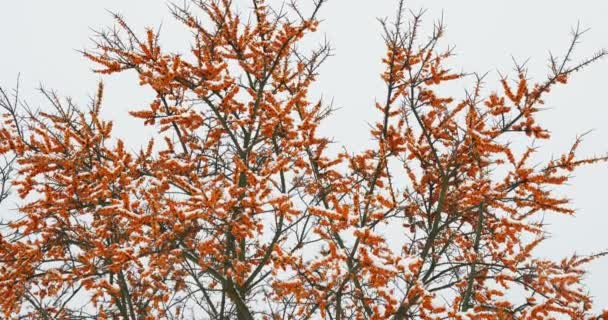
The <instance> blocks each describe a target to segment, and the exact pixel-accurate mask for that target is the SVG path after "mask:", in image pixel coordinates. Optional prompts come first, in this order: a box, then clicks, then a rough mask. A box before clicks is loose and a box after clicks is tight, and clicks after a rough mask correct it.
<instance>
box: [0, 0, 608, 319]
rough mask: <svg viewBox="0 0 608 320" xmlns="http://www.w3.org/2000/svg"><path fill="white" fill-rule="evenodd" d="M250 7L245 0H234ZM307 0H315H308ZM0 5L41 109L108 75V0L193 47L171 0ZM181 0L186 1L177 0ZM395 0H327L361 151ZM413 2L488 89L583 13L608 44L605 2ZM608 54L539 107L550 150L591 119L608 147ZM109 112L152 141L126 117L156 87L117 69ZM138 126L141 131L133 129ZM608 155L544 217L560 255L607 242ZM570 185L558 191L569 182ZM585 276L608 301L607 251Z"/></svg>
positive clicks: (343, 137) (589, 41) (9, 80)
mask: <svg viewBox="0 0 608 320" xmlns="http://www.w3.org/2000/svg"><path fill="white" fill-rule="evenodd" d="M234 1H235V2H236V3H237V4H239V5H240V6H247V4H248V1H247V0H234ZM301 1H303V2H305V1H309V0H301ZM2 2H3V3H2V6H1V7H0V43H1V46H0V85H1V86H3V87H5V88H6V87H11V86H13V85H14V83H15V80H16V77H17V74H18V73H21V87H22V93H23V97H24V98H26V99H27V100H28V101H29V102H30V103H31V104H32V105H34V106H35V105H40V106H42V107H44V103H43V101H42V99H41V97H40V95H39V94H37V93H36V91H35V89H36V88H37V87H38V86H39V85H40V84H43V85H44V86H45V87H47V88H53V89H57V90H58V92H59V93H60V94H61V95H67V96H71V97H73V98H74V99H75V101H77V102H79V103H80V104H83V105H84V104H86V103H87V102H88V97H89V96H90V95H91V94H93V93H94V92H95V88H96V82H97V81H98V80H99V79H100V76H99V75H96V74H93V73H91V72H90V68H91V67H92V64H91V63H90V62H89V61H87V60H86V59H84V58H83V57H82V56H81V55H80V54H79V53H78V52H77V51H76V50H77V49H83V48H87V47H89V48H90V47H91V42H90V41H89V37H90V36H91V35H92V31H91V29H90V28H93V29H99V28H101V27H104V26H108V25H111V24H112V20H111V17H110V15H109V14H108V13H107V12H106V11H105V9H108V10H111V11H115V12H119V13H122V14H123V15H124V16H125V17H126V19H127V21H128V22H129V23H130V24H131V25H132V26H133V27H134V28H135V29H136V30H140V31H142V30H143V28H144V27H146V26H158V24H159V23H160V22H161V21H162V22H163V35H161V42H162V43H165V44H167V46H168V48H176V49H180V50H185V49H186V48H187V46H188V45H187V43H184V42H183V40H184V33H183V29H180V28H179V26H178V25H177V24H176V23H175V22H174V21H173V19H172V18H171V17H170V15H169V12H168V10H167V8H166V1H165V0H129V1H125V0H105V1H82V0H80V1H77V0H56V1H48V0H13V1H8V0H3V1H2ZM178 2H179V1H178ZM396 5H397V1H396V0H376V1H362V0H353V1H341V0H330V1H329V3H328V4H327V5H326V7H325V8H324V9H323V10H322V12H321V17H322V18H323V19H325V21H324V22H323V23H322V25H321V28H320V34H321V35H323V34H324V35H326V36H327V38H328V39H329V40H330V41H331V42H332V44H333V47H334V48H335V56H334V57H332V58H331V59H330V60H328V61H327V63H326V65H325V66H324V67H323V68H322V70H321V77H320V81H319V84H318V86H317V87H316V88H317V89H316V90H317V92H316V93H322V94H323V95H324V97H326V98H333V99H334V102H335V106H336V107H339V108H341V109H339V110H338V111H337V112H336V113H335V114H334V116H333V118H331V119H330V120H328V122H327V123H326V124H325V126H324V131H325V132H326V133H328V134H330V135H331V136H333V137H334V138H335V140H336V141H337V142H339V144H342V145H345V146H349V149H350V150H356V149H357V148H360V147H361V146H362V145H364V144H365V143H367V141H368V126H367V124H366V122H371V121H373V120H374V119H375V118H374V117H375V116H376V114H375V110H374V108H373V102H374V99H375V97H380V96H381V95H382V93H383V91H382V85H381V82H380V79H379V72H380V70H381V69H380V68H381V67H380V59H381V57H382V55H383V53H384V51H383V50H384V48H383V47H382V43H381V38H380V31H381V30H380V26H379V24H378V23H377V22H376V18H377V17H385V16H390V17H393V16H394V9H395V8H396ZM408 7H409V8H411V9H413V10H414V11H416V10H418V9H420V8H426V9H428V12H427V21H428V22H431V21H430V20H432V19H435V18H438V17H440V15H441V14H442V12H443V14H444V18H445V19H444V20H445V22H446V23H447V35H446V37H445V40H444V45H448V44H449V45H456V53H457V54H458V56H457V57H456V58H455V59H453V64H452V66H453V67H454V69H457V70H460V69H462V70H465V71H467V72H480V73H484V72H490V75H491V77H490V78H489V79H490V81H488V84H487V86H486V87H487V88H488V89H492V88H494V87H496V86H495V84H494V83H493V82H492V81H491V80H493V79H496V74H497V71H500V72H502V73H506V72H510V71H511V70H512V62H511V61H512V60H511V56H513V57H515V58H516V59H517V60H519V61H524V60H525V59H527V58H530V61H529V64H528V66H529V69H530V75H531V76H533V77H535V78H536V79H542V76H543V75H544V72H545V71H546V66H547V59H546V58H547V56H548V52H549V50H551V51H552V52H553V53H555V54H558V55H559V54H561V53H562V52H564V50H565V47H566V46H567V44H568V41H569V34H570V29H571V27H573V26H575V25H576V23H577V22H578V21H580V22H581V25H582V26H583V27H589V28H591V30H590V31H589V32H588V33H587V34H586V35H585V37H584V38H583V41H582V43H581V44H580V46H579V47H578V51H577V52H578V54H577V56H578V57H584V56H588V55H591V54H593V53H594V52H595V51H596V50H598V49H600V48H608V37H606V35H607V34H608V19H606V17H605V16H606V12H608V1H597V0H578V1H566V0H534V1H526V0H511V1H497V0H495V1H488V0H463V1H453V0H451V1H450V0H427V1H422V0H417V1H409V2H408ZM606 74H608V60H604V61H601V62H599V63H597V64H595V65H593V66H592V67H591V68H589V69H586V70H584V71H583V72H582V73H580V74H577V75H575V76H574V77H573V78H572V79H571V81H570V84H569V85H568V86H565V87H562V88H560V89H558V90H555V91H554V92H553V93H552V95H551V98H550V99H548V100H547V107H549V108H551V110H548V111H545V112H544V113H542V115H541V116H540V119H541V120H542V121H543V122H542V123H543V124H545V126H546V127H548V128H549V129H551V130H552V134H553V140H551V141H550V142H544V143H543V144H542V146H543V149H541V150H542V152H543V156H546V158H549V157H550V156H551V155H552V154H558V153H559V152H561V151H565V150H566V149H567V148H568V147H569V144H570V143H571V142H572V141H573V140H574V138H575V137H576V135H577V134H581V133H583V132H585V131H587V130H589V129H594V132H593V133H592V134H591V135H589V136H588V137H587V139H586V143H585V144H584V145H583V147H582V148H581V155H583V154H591V153H604V152H608V123H607V122H606V121H607V119H608V103H607V102H606V99H605V94H606V91H607V90H608V81H606V76H605V75H606ZM104 82H105V84H106V89H107V90H106V100H105V110H104V112H105V113H106V114H107V115H108V117H111V118H113V119H115V120H117V121H116V122H115V133H116V134H118V135H119V136H122V137H124V138H126V139H127V140H129V139H135V140H136V141H144V140H145V139H146V135H147V134H149V133H150V132H149V131H145V130H141V129H140V128H141V127H140V126H139V124H138V122H135V121H133V120H131V119H128V115H127V110H130V109H134V108H139V107H140V106H143V105H144V104H146V103H147V102H148V101H149V98H150V97H151V95H150V92H149V91H147V90H145V89H143V88H140V87H138V86H137V80H136V78H135V77H134V76H133V75H132V74H131V75H120V76H113V77H109V78H107V79H105V80H104ZM133 128H137V129H135V130H134V129H133ZM606 181H608V165H606V164H601V165H598V166H595V167H590V168H583V169H581V170H579V171H578V172H577V173H576V177H575V178H574V179H573V180H572V183H571V185H570V186H569V187H568V188H566V189H564V191H565V192H567V194H568V195H569V196H571V198H572V199H573V201H574V206H575V207H576V208H577V209H578V210H579V213H578V216H577V217H576V218H572V217H555V216H551V217H548V218H547V221H549V222H550V223H551V226H550V229H549V230H550V231H551V232H552V234H553V237H552V238H551V239H550V240H548V241H547V242H546V244H545V245H544V246H543V247H542V248H541V249H540V250H539V251H538V252H537V254H539V255H542V256H548V257H554V258H557V257H560V256H564V255H567V254H571V253H573V252H575V251H576V252H578V253H581V254H587V253H593V252H597V251H600V250H602V249H608V212H606V209H607V206H606V202H604V201H605V200H606V199H604V197H607V191H608V188H606ZM560 190H561V189H560ZM590 270H591V274H590V276H589V278H588V281H587V283H588V285H589V288H590V291H591V294H592V295H594V296H595V297H596V308H598V309H601V308H603V307H606V306H608V273H607V272H606V271H608V259H603V260H600V261H598V262H595V263H593V264H592V265H591V268H590Z"/></svg>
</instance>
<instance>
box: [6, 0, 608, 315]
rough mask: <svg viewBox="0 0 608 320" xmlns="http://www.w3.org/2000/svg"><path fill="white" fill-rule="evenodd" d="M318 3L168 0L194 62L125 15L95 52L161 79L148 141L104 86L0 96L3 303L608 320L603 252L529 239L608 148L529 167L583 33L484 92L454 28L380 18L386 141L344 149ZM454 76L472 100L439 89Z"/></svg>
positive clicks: (67, 308)
mask: <svg viewBox="0 0 608 320" xmlns="http://www.w3.org/2000/svg"><path fill="white" fill-rule="evenodd" d="M324 2H325V0H316V2H313V3H312V4H311V3H307V4H304V2H302V1H300V3H298V2H293V3H291V5H285V6H283V7H276V8H272V7H270V6H268V5H267V4H265V3H264V2H263V1H258V0H255V1H253V2H251V3H250V5H249V7H248V8H250V9H251V10H250V11H244V12H243V11H239V10H236V8H235V5H234V4H232V3H231V1H229V0H209V1H205V0H192V1H189V2H188V4H187V5H185V6H178V5H174V6H171V10H172V13H173V15H174V17H175V18H176V19H177V20H178V21H180V22H182V23H183V25H184V28H187V29H188V30H189V31H190V32H191V34H192V38H191V39H192V40H191V43H189V48H188V51H186V53H182V54H178V53H172V52H167V51H165V50H163V47H162V46H161V44H160V42H159V34H158V33H157V32H156V31H154V29H148V30H147V31H146V32H142V33H139V32H137V31H134V30H132V28H131V27H130V26H129V25H128V24H127V22H126V21H125V20H124V19H123V18H122V17H121V16H119V15H115V16H114V18H115V20H116V27H115V28H114V29H111V30H107V31H102V32H99V33H98V34H97V35H96V37H95V39H96V40H95V44H94V48H92V49H90V50H86V51H83V54H84V56H86V57H87V58H88V59H90V60H91V61H92V62H93V63H94V64H95V65H96V66H98V68H97V69H96V72H99V73H101V74H108V75H109V74H115V73H122V72H131V73H136V74H137V75H138V76H139V81H140V85H141V86H146V87H149V88H151V89H153V90H154V92H155V96H154V97H153V98H152V99H151V101H150V103H149V105H148V106H146V107H144V108H142V109H139V110H132V111H131V112H130V114H131V116H133V117H135V118H137V119H140V120H141V122H142V125H145V126H152V127H153V128H155V129H156V130H157V134H156V136H155V137H154V139H152V140H150V141H149V143H148V144H147V147H145V148H143V149H142V150H140V151H137V152H135V151H129V150H130V147H127V146H126V144H127V145H128V141H125V142H123V140H121V139H120V138H118V137H115V136H113V135H112V122H110V121H107V120H104V119H103V118H102V117H101V116H100V108H101V106H102V96H103V85H101V84H100V85H99V88H98V91H97V94H96V96H95V98H94V99H93V101H92V102H91V104H90V106H89V107H85V108H82V107H78V106H77V105H76V104H74V103H72V102H71V100H67V99H63V98H61V97H60V96H58V95H57V94H56V93H55V92H53V91H49V90H42V93H43V94H44V95H45V96H46V97H47V98H48V101H49V104H50V106H51V107H52V108H48V109H44V110H33V109H31V108H27V106H26V105H24V104H21V103H20V99H19V97H18V93H17V91H15V92H14V93H11V91H9V90H2V91H0V106H1V107H2V113H3V118H2V120H3V121H2V124H1V126H0V155H1V156H2V157H3V159H4V162H3V163H2V166H1V169H0V179H1V180H0V181H1V182H2V184H1V186H2V188H1V189H0V191H1V192H0V200H4V199H6V197H7V196H8V190H9V188H12V190H13V191H14V192H15V193H16V195H18V196H19V197H20V198H21V200H19V202H18V203H19V205H18V208H17V209H16V210H14V211H11V212H10V213H9V214H8V215H5V216H8V217H9V218H8V219H5V220H3V222H2V231H1V233H0V296H1V297H2V298H1V299H0V311H1V312H2V314H3V315H4V317H5V318H15V319H17V318H19V319H21V318H27V319H130V320H136V319H243V320H245V319H395V320H400V319H554V318H560V317H562V318H569V319H600V318H602V315H600V314H594V313H593V312H592V307H593V306H592V300H591V297H590V295H589V294H588V292H587V291H586V289H585V286H584V285H583V284H582V282H581V279H582V277H583V275H584V274H585V269H584V268H585V264H586V263H588V262H589V261H591V260H593V259H596V258H597V257H600V256H602V255H603V253H595V254H594V253H589V255H587V256H571V257H566V258H564V259H563V260H561V261H551V260H545V259H539V258H536V257H535V255H534V249H535V247H537V246H538V245H539V244H540V243H541V242H542V241H543V240H544V239H545V238H546V236H547V230H546V227H545V226H544V224H543V219H542V217H543V216H544V215H545V214H548V213H552V214H565V215H571V214H573V213H574V211H573V209H572V208H571V207H570V206H569V201H568V199H566V198H563V197H561V196H559V195H557V194H556V193H555V192H554V191H553V190H554V188H555V187H556V186H559V185H562V184H564V183H566V182H567V181H568V179H569V178H570V173H571V172H572V171H573V170H574V169H576V168H577V167H579V166H582V165H587V164H592V163H597V162H602V161H605V160H607V159H608V158H607V157H606V156H590V157H582V158H581V157H578V156H577V155H576V150H577V147H578V146H579V144H580V141H581V139H580V138H578V139H575V142H574V144H573V145H572V148H571V149H570V150H566V152H565V153H564V154H563V155H562V156H559V157H556V158H554V159H553V160H550V161H546V162H544V163H542V164H538V163H537V162H532V161H531V160H530V159H532V157H533V156H534V154H535V152H537V151H538V150H537V149H536V148H534V147H533V146H532V142H533V141H534V140H538V139H549V138H550V134H549V131H548V130H547V129H545V128H544V127H543V126H542V124H540V123H538V122H537V121H536V115H537V113H538V112H539V111H540V110H541V108H542V105H543V100H544V99H545V97H546V96H547V95H548V94H549V92H550V90H551V89H552V88H553V87H555V86H557V85H562V84H565V83H566V82H567V81H568V79H569V78H570V76H571V75H572V74H573V73H575V72H577V71H579V70H580V69H582V68H583V67H585V66H587V65H589V64H591V63H593V62H595V61H596V60H598V59H600V58H602V57H604V56H605V55H606V54H607V53H606V52H605V51H600V52H598V53H597V54H595V55H593V56H591V57H590V58H589V59H586V60H582V61H580V62H579V63H575V62H573V61H572V59H571V56H572V50H573V48H574V46H575V44H576V43H577V42H578V41H579V38H580V35H581V32H580V31H578V30H576V32H575V33H574V34H573V38H572V42H571V45H570V47H569V48H568V50H567V51H566V53H565V54H564V55H562V57H561V58H557V57H551V58H550V65H549V66H550V69H549V73H548V76H547V78H546V79H543V80H541V81H538V82H535V81H533V80H532V79H530V78H529V76H528V75H527V74H526V69H525V67H524V66H521V65H516V71H515V73H514V74H512V75H510V76H507V75H505V76H502V77H501V80H500V81H499V82H498V83H496V84H492V83H485V85H484V78H483V77H481V76H477V75H475V74H466V73H456V72H453V71H451V70H452V69H451V68H449V67H448V66H446V64H447V62H448V60H449V58H450V56H451V55H452V50H451V49H447V50H443V49H439V47H440V45H439V42H440V40H441V39H442V37H443V35H444V26H443V24H442V23H441V21H438V22H437V23H435V24H434V25H433V28H432V32H431V33H430V34H429V37H424V36H423V35H421V34H419V33H420V31H419V30H420V27H421V25H422V14H415V13H414V14H412V13H408V12H407V11H406V10H405V9H404V5H403V3H401V4H399V6H398V7H397V15H396V18H395V19H393V20H390V21H386V20H381V27H382V28H381V29H380V30H381V31H382V32H383V36H384V43H385V46H386V54H385V56H384V57H383V58H382V62H383V65H384V71H383V73H382V74H381V75H380V76H381V78H382V80H383V82H384V84H385V88H386V89H385V93H384V96H383V97H382V98H381V99H380V100H379V101H378V103H376V104H375V106H374V105H372V106H370V107H371V108H375V109H377V114H378V117H377V119H376V121H375V123H373V125H372V128H371V131H370V139H371V141H373V147H370V148H369V149H366V150H363V151H361V152H351V151H348V146H346V147H345V149H340V150H341V151H338V152H336V151H335V150H332V149H331V141H330V140H329V139H328V138H327V137H324V136H322V135H320V134H319V125H320V124H321V122H322V121H323V120H324V119H325V118H326V117H328V116H331V111H332V107H331V105H328V104H326V103H325V102H324V101H322V100H316V99H313V98H311V95H310V94H309V91H310V90H311V86H313V84H314V83H315V80H316V79H317V77H318V74H317V72H318V70H319V67H320V66H321V64H322V63H323V62H325V61H326V59H327V58H328V57H329V56H330V55H331V53H332V51H331V47H330V46H329V44H327V43H321V45H320V46H318V47H316V48H314V49H312V50H310V49H302V46H298V44H299V43H300V42H301V40H302V39H304V38H305V37H307V35H309V34H310V33H313V32H314V31H315V30H316V29H317V27H318V25H319V18H318V16H319V10H320V9H321V7H322V6H323V4H324ZM241 10H243V9H242V8H241ZM304 47H305V46H304ZM461 80H467V81H468V83H470V84H471V86H470V88H469V90H467V91H466V92H464V93H463V94H462V95H461V96H459V97H458V96H457V97H454V96H447V95H445V94H443V93H442V91H443V90H442V88H445V87H446V84H450V83H453V81H461ZM482 86H483V88H482ZM485 87H489V88H490V89H489V90H485V89H484V88H485ZM603 318H606V315H604V316H603Z"/></svg>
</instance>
